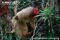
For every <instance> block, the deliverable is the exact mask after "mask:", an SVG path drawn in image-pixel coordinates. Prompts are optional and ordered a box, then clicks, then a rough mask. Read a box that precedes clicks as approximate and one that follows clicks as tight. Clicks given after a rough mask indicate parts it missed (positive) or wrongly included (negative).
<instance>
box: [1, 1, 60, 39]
mask: <svg viewBox="0 0 60 40" xmlns="http://www.w3.org/2000/svg"><path fill="white" fill-rule="evenodd" d="M34 1H35V0H0V40H21V38H20V36H19V35H17V34H16V33H10V31H11V30H12V24H11V22H10V20H11V18H12V17H13V16H14V15H15V13H17V12H18V11H20V10H21V9H23V8H25V7H28V6H35V5H34ZM36 1H37V2H38V3H39V5H40V6H39V7H40V16H37V18H36V24H37V28H36V30H35V34H34V35H33V36H32V37H31V38H30V39H29V40H32V39H34V40H60V39H59V38H60V10H59V9H60V0H36Z"/></svg>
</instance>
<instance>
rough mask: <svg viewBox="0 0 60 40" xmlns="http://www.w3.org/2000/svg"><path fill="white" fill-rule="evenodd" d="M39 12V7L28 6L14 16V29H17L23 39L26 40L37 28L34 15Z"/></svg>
mask: <svg viewBox="0 0 60 40" xmlns="http://www.w3.org/2000/svg"><path fill="white" fill-rule="evenodd" d="M38 14H39V10H38V8H35V7H27V8H24V9H22V10H21V11H19V12H18V13H17V14H16V15H15V16H14V17H13V18H12V20H11V21H12V24H13V28H14V30H16V33H17V34H18V35H20V36H21V37H22V39H23V40H25V39H26V38H27V37H29V36H31V34H33V30H34V28H35V23H34V16H36V15H38ZM30 23H31V25H30ZM14 30H13V31H14ZM13 31H12V32H13Z"/></svg>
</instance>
